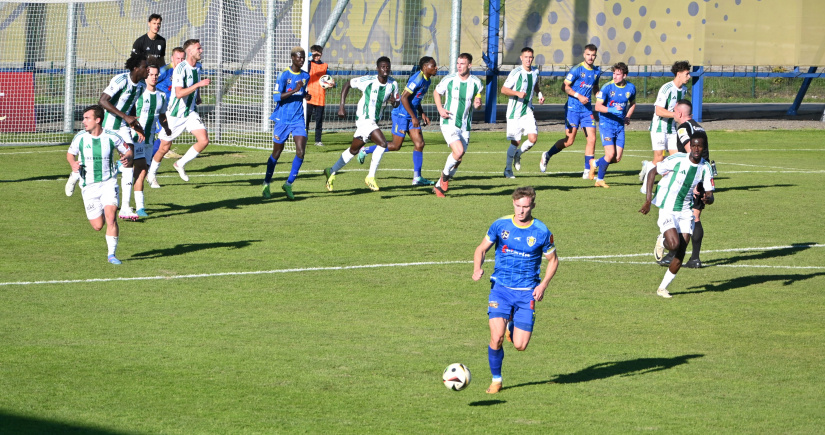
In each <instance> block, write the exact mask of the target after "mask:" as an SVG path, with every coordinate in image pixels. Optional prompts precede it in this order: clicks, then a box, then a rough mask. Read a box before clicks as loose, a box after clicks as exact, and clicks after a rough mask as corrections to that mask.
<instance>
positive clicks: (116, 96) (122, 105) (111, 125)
mask: <svg viewBox="0 0 825 435" xmlns="http://www.w3.org/2000/svg"><path fill="white" fill-rule="evenodd" d="M144 89H146V84H144V83H143V82H138V83H132V79H131V78H130V77H129V73H128V72H125V73H123V74H118V75H116V76H114V77H113V78H112V80H111V81H110V82H109V86H107V87H106V89H105V90H104V91H103V93H104V94H106V95H108V96H109V97H110V98H109V101H110V102H111V103H112V105H113V106H115V108H116V109H117V110H120V111H121V112H123V113H125V114H127V115H128V114H129V111H131V110H132V107H134V106H135V101H137V99H138V96H140V94H142V93H143V90H144ZM121 126H123V118H121V117H119V116H117V115H115V114H113V113H109V111H106V113H105V114H104V115H103V128H104V129H109V130H113V131H117V130H119V129H120V127H121Z"/></svg>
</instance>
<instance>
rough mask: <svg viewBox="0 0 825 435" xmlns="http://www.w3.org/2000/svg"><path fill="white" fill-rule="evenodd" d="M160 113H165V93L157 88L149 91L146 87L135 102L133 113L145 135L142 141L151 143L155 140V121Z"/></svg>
mask: <svg viewBox="0 0 825 435" xmlns="http://www.w3.org/2000/svg"><path fill="white" fill-rule="evenodd" d="M161 113H166V94H164V93H163V92H161V91H158V90H154V91H149V90H148V89H147V90H146V91H144V92H143V95H141V96H140V98H138V101H137V103H136V104H135V114H137V117H138V122H140V125H141V126H142V127H143V133H144V135H145V136H146V140H145V141H144V143H148V144H151V143H152V142H154V141H155V134H156V133H157V131H156V130H155V127H156V126H157V124H156V122H155V121H157V119H158V116H160V114H161Z"/></svg>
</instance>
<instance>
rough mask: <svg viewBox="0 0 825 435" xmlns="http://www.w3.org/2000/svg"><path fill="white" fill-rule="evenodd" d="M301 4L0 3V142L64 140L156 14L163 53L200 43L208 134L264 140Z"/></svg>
mask: <svg viewBox="0 0 825 435" xmlns="http://www.w3.org/2000/svg"><path fill="white" fill-rule="evenodd" d="M309 3H310V0H271V1H263V2H244V1H236V0H211V1H206V2H197V4H195V3H193V2H186V1H176V0H161V1H147V2H137V1H132V2H120V1H112V0H81V1H76V2H69V1H66V0H35V1H33V2H20V1H10V2H9V1H7V2H0V119H2V120H0V145H9V144H32V145H43V144H65V143H69V142H70V141H71V138H72V137H73V135H74V134H75V133H76V132H77V131H79V130H80V128H81V126H80V122H79V121H80V118H81V111H82V109H83V108H84V107H86V106H89V105H91V104H96V103H97V101H98V99H99V98H100V94H101V93H102V92H103V90H104V89H105V87H106V85H107V84H108V83H109V80H110V79H111V78H112V77H113V76H114V75H116V74H118V73H121V72H123V71H124V63H125V61H126V59H127V58H128V57H129V55H130V53H131V49H132V44H133V43H134V41H135V39H137V38H138V37H139V36H141V35H144V34H145V33H146V31H147V21H148V17H149V15H150V14H153V13H157V14H160V15H161V16H162V17H163V22H162V26H161V30H160V35H162V36H163V37H164V38H166V61H167V62H169V61H170V59H171V54H172V49H173V48H174V47H178V46H182V45H183V42H184V41H185V40H187V39H200V41H201V44H202V46H203V48H204V53H203V60H202V67H203V70H204V73H205V76H206V77H207V78H210V79H212V83H211V85H209V86H207V87H205V88H202V91H201V98H202V104H201V105H200V106H199V108H198V111H199V113H200V114H201V118H202V119H203V121H204V123H205V125H206V127H207V130H208V131H209V133H210V139H211V141H212V142H214V143H219V144H222V145H236V146H243V147H253V148H262V149H268V148H271V146H272V123H271V121H269V115H270V114H271V112H272V108H273V106H272V89H273V83H274V81H275V79H276V77H277V75H278V73H280V72H281V71H283V70H284V69H286V68H287V67H288V66H289V65H290V63H291V62H290V56H289V52H290V49H291V48H292V47H294V46H296V45H299V46H302V47H308V46H309V41H308V38H307V33H308V32H307V26H308V21H309V20H308V13H309ZM201 5H203V6H202V7H201ZM4 117H5V118H4ZM288 149H289V147H288ZM292 149H293V150H294V145H293V148H292Z"/></svg>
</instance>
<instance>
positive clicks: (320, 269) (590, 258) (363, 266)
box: [0, 244, 825, 286]
mask: <svg viewBox="0 0 825 435" xmlns="http://www.w3.org/2000/svg"><path fill="white" fill-rule="evenodd" d="M823 247H825V244H812V245H785V246H767V247H753V248H731V249H716V250H709V251H703V253H705V254H712V253H717V252H743V251H744V252H747V251H776V250H780V249H792V248H797V249H802V248H823ZM649 255H651V254H650V253H646V254H617V255H588V256H578V257H561V258H560V259H561V260H562V261H590V262H599V263H614V264H639V265H652V264H655V263H652V262H649V261H648V262H631V261H627V262H622V261H615V260H606V259H609V258H628V257H646V256H649ZM489 263H492V261H489ZM447 264H472V261H471V260H464V261H419V262H414V263H386V264H361V265H355V266H326V267H302V268H295V269H275V270H253V271H247V272H219V273H196V274H189V275H168V276H164V275H158V276H136V277H126V278H91V279H67V280H50V281H17V282H0V286H11V285H42V284H82V283H91V282H115V281H153V280H165V279H186V278H217V277H222V276H244V275H272V274H276V273H295V272H326V271H334V270H354V269H376V268H382V267H413V266H443V265H447ZM707 267H737V268H742V267H750V268H771V269H825V266H770V265H769V266H759V265H735V264H722V265H718V266H707Z"/></svg>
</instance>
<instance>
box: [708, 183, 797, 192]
mask: <svg viewBox="0 0 825 435" xmlns="http://www.w3.org/2000/svg"><path fill="white" fill-rule="evenodd" d="M775 187H796V184H770V185H768V184H765V185H759V186H737V187H717V188H716V189H714V191H713V193H714V194H716V193H721V192H727V191H730V190H745V191H748V192H755V191H760V190H762V189H771V188H775Z"/></svg>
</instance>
